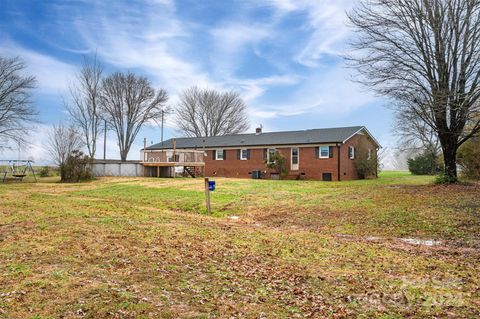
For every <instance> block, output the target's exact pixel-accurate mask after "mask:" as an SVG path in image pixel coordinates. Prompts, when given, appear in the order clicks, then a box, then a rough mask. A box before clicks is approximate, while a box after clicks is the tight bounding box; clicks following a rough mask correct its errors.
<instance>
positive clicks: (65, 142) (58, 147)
mask: <svg viewBox="0 0 480 319" xmlns="http://www.w3.org/2000/svg"><path fill="white" fill-rule="evenodd" d="M83 145H84V143H83V140H82V136H81V135H80V134H79V132H78V131H77V130H76V129H75V127H74V126H64V125H53V126H52V128H51V129H50V132H49V133H48V140H47V145H46V148H47V150H48V152H49V153H50V156H51V157H52V159H53V160H54V161H55V164H56V165H58V166H59V167H61V166H62V165H63V164H64V163H65V161H66V160H67V158H68V156H69V155H70V154H71V153H72V152H73V151H75V150H80V149H81V148H82V147H83Z"/></svg>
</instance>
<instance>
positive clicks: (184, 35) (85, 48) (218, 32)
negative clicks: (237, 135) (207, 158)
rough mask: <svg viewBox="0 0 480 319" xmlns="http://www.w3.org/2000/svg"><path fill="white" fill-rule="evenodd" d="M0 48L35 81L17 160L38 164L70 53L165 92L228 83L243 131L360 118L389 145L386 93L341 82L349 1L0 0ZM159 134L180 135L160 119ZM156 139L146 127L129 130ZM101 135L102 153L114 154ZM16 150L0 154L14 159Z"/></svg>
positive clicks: (73, 64) (60, 109)
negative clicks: (29, 122) (34, 112)
mask: <svg viewBox="0 0 480 319" xmlns="http://www.w3.org/2000/svg"><path fill="white" fill-rule="evenodd" d="M0 3H1V4H0V6H1V8H0V55H2V56H19V57H21V58H22V59H23V60H24V61H25V62H26V63H27V65H28V71H29V72H30V73H32V74H34V75H35V76H36V77H37V80H38V88H37V89H36V91H35V96H34V98H35V104H36V106H37V108H38V110H39V112H40V120H41V124H39V125H38V127H37V131H36V133H35V134H34V136H35V138H33V139H32V140H33V141H34V145H32V146H31V147H29V148H27V149H22V150H21V156H22V157H32V158H34V159H35V160H37V161H47V160H48V155H47V154H45V152H44V151H43V147H42V144H43V143H44V141H45V137H46V131H47V130H48V128H49V126H50V125H52V124H53V123H62V122H65V121H66V120H67V116H66V114H65V111H64V101H66V102H68V98H69V96H68V85H69V82H71V81H72V80H73V78H74V75H75V72H77V71H78V68H79V64H80V63H81V61H82V55H92V54H95V52H96V54H97V56H98V58H99V59H100V61H101V62H102V63H103V64H104V65H105V69H106V71H107V72H112V71H117V70H119V71H126V70H131V71H134V72H137V73H139V74H143V75H145V76H147V77H148V78H149V79H150V80H151V81H152V82H153V84H154V86H155V87H157V88H164V89H166V90H167V91H168V92H169V95H170V101H169V103H171V105H175V103H176V100H177V95H178V93H179V92H181V91H182V90H183V89H185V88H188V87H189V86H191V85H197V86H200V87H209V88H215V89H229V90H230V89H233V90H236V91H238V92H239V93H240V94H241V95H242V96H243V98H244V99H245V101H246V103H247V105H248V113H249V118H250V119H251V129H250V130H251V131H253V130H254V128H255V127H256V126H257V125H260V124H262V125H263V127H264V130H265V131H275V130H297V129H308V128H320V127H333V126H349V125H365V126H367V128H368V129H369V130H370V131H371V132H372V133H373V134H374V135H375V137H377V139H378V140H379V141H380V143H381V144H382V145H384V146H387V147H391V146H393V143H394V137H393V136H392V133H391V126H392V120H393V116H392V114H391V112H390V111H389V109H388V108H387V107H386V106H388V101H386V100H384V99H382V98H379V97H375V96H374V95H373V94H372V93H371V92H369V91H367V90H366V89H365V88H363V87H362V86H360V85H359V84H357V83H354V82H353V81H351V79H352V77H353V76H354V71H353V70H351V69H348V68H347V67H346V66H345V62H344V60H343V59H342V54H344V53H347V50H348V41H349V39H350V37H352V32H351V30H350V29H349V28H348V26H347V23H346V15H345V11H346V10H348V9H349V8H350V7H351V6H352V4H353V1H351V0H322V1H320V0H263V1H262V0H231V1H226V0H225V1H220V0H210V1H197V0H183V1H175V0H141V1H86V0H63V1H62V0H58V1H54V0H50V1H31V0H0ZM167 125H168V127H167V128H166V130H165V137H166V138H169V137H174V136H180V133H179V132H177V131H176V130H175V127H174V125H173V122H172V121H171V120H169V121H168V123H167ZM144 137H146V138H147V140H148V141H149V143H151V142H152V141H153V142H157V141H158V140H159V139H160V130H159V128H158V127H157V126H152V127H146V128H145V129H144V130H142V131H141V132H140V134H139V135H138V137H137V141H136V146H134V147H133V148H132V151H131V154H130V156H129V158H132V159H136V158H138V156H139V153H138V151H137V149H139V148H140V147H141V146H142V143H143V138H144ZM115 143H116V142H115V139H114V138H113V135H111V136H109V138H108V156H109V157H111V158H114V157H117V158H118V149H117V146H116V144H115ZM17 153H18V152H17V151H10V152H8V151H7V152H4V153H3V154H0V157H2V158H6V157H16V156H17Z"/></svg>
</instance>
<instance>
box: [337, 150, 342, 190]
mask: <svg viewBox="0 0 480 319" xmlns="http://www.w3.org/2000/svg"><path fill="white" fill-rule="evenodd" d="M340 176H341V175H340V144H338V143H337V180H338V181H341V178H340Z"/></svg>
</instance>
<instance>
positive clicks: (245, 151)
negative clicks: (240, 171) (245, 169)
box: [240, 148, 248, 161]
mask: <svg viewBox="0 0 480 319" xmlns="http://www.w3.org/2000/svg"><path fill="white" fill-rule="evenodd" d="M240 159H241V160H242V161H246V160H247V159H248V149H246V148H242V149H241V150H240Z"/></svg>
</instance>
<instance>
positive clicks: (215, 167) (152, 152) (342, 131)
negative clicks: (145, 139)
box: [142, 126, 380, 181]
mask: <svg viewBox="0 0 480 319" xmlns="http://www.w3.org/2000/svg"><path fill="white" fill-rule="evenodd" d="M360 145H361V146H362V147H363V148H367V151H368V156H369V157H371V158H376V155H377V151H378V149H379V147H380V145H379V143H378V142H377V141H376V140H375V138H374V137H373V136H372V135H371V134H370V133H369V132H368V130H367V129H366V128H365V127H364V126H354V127H338V128H325V129H312V130H304V131H284V132H268V133H267V132H262V130H261V129H260V128H257V130H256V132H255V133H252V134H236V135H227V136H213V137H186V138H176V139H169V140H167V141H164V142H163V143H159V144H154V145H151V146H149V147H146V148H145V149H146V151H145V152H143V150H142V152H143V155H142V156H143V163H144V165H145V166H146V171H147V175H149V176H168V175H169V172H170V174H171V172H172V170H168V169H165V165H164V164H165V162H168V163H175V164H174V166H183V167H184V169H186V170H187V171H188V172H189V173H190V175H192V176H195V174H194V173H192V172H196V174H203V175H204V176H221V177H238V178H252V177H253V176H252V175H254V176H258V174H260V176H261V177H262V178H268V179H269V178H272V177H273V176H275V173H276V172H274V171H272V169H268V168H267V165H266V163H267V162H268V161H269V158H270V157H271V156H272V154H273V152H279V153H281V154H282V155H283V156H284V157H285V159H286V163H287V168H288V174H287V176H286V178H289V179H312V180H333V181H336V180H352V179H357V178H358V176H357V172H356V169H355V166H354V160H355V158H356V151H357V149H358V147H359V146H360ZM167 152H170V153H168V154H167ZM162 158H163V159H162ZM159 163H160V164H159ZM161 163H163V164H161ZM148 166H151V167H152V168H150V173H148ZM159 166H160V167H159ZM153 167H156V171H155V168H153Z"/></svg>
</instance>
